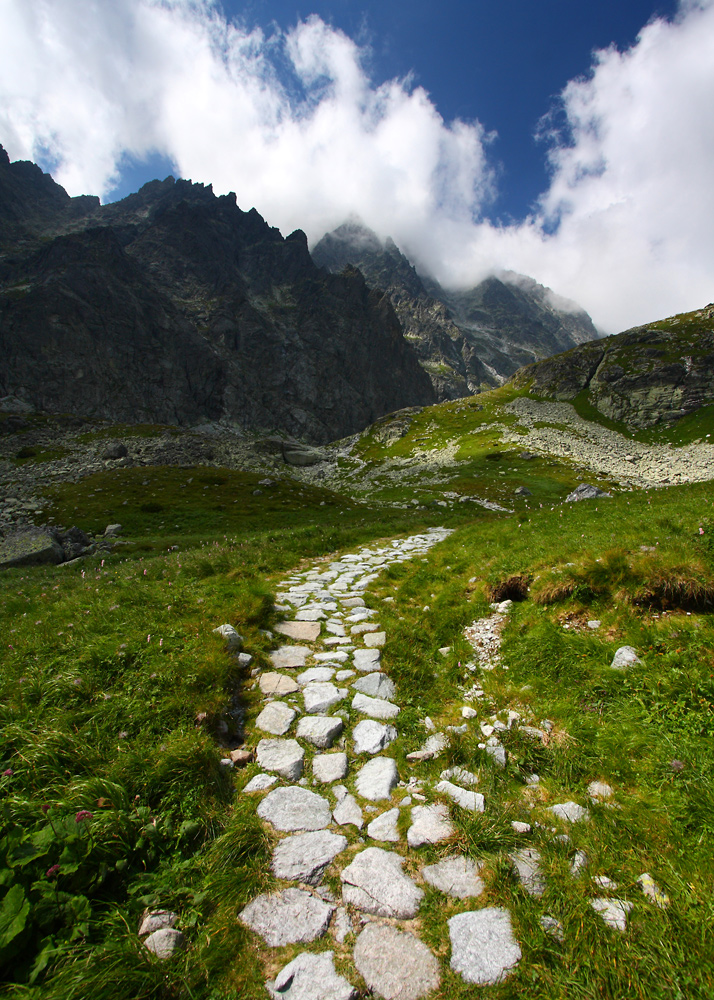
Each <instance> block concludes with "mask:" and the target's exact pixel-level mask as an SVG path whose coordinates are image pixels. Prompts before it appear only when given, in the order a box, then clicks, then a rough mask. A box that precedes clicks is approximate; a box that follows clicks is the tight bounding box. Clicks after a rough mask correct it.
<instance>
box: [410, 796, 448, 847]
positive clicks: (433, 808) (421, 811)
mask: <svg viewBox="0 0 714 1000" xmlns="http://www.w3.org/2000/svg"><path fill="white" fill-rule="evenodd" d="M454 833H455V830H454V826H453V824H452V822H451V820H450V819H449V810H448V808H447V807H446V806H444V805H441V804H439V805H430V806H414V808H413V809H412V825H411V826H410V827H409V830H408V831H407V843H408V844H409V846H410V847H420V846H421V845H422V844H438V843H439V841H441V840H448V838H449V837H451V836H453V834H454Z"/></svg>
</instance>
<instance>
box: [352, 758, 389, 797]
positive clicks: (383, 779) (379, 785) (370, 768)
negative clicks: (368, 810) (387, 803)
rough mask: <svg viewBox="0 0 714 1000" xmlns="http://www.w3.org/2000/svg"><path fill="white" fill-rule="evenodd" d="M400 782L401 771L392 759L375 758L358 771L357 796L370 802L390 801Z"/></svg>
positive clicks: (356, 780)
mask: <svg viewBox="0 0 714 1000" xmlns="http://www.w3.org/2000/svg"><path fill="white" fill-rule="evenodd" d="M398 782H399V771H398V770H397V765H396V762H395V761H393V760H392V758H391V757H374V758H373V759H372V760H369V761H367V763H366V764H365V765H364V766H363V767H362V768H361V769H360V770H359V771H358V773H357V777H356V778H355V788H356V789H357V794H358V795H361V796H362V798H363V799H369V801H370V802H379V801H381V800H382V799H389V798H391V796H392V791H393V790H394V789H395V788H396V786H397V783H398Z"/></svg>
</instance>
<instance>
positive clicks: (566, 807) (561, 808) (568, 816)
mask: <svg viewBox="0 0 714 1000" xmlns="http://www.w3.org/2000/svg"><path fill="white" fill-rule="evenodd" d="M549 808H550V812H552V813H553V815H554V816H556V817H557V818H558V819H560V820H562V821H563V822H564V823H579V822H580V821H581V820H588V819H590V813H589V812H588V811H587V809H584V808H583V806H579V805H578V804H577V802H559V803H558V804H557V805H554V806H550V807H549Z"/></svg>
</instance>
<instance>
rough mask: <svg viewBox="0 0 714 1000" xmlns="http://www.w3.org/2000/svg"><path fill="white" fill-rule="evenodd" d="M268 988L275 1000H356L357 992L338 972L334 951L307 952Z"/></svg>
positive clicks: (282, 970) (266, 985)
mask: <svg viewBox="0 0 714 1000" xmlns="http://www.w3.org/2000/svg"><path fill="white" fill-rule="evenodd" d="M265 988H266V990H267V991H268V993H269V994H270V996H271V997H273V998H274V1000H354V998H355V997H356V996H357V990H356V989H355V988H354V986H353V985H352V984H351V983H350V982H348V980H346V979H345V978H344V976H339V975H338V974H337V972H336V971H335V961H334V956H333V953H332V952H331V951H322V952H320V953H319V954H318V955H314V954H312V953H311V952H307V951H304V952H303V953H302V954H301V955H298V956H297V958H294V959H293V960H292V962H289V963H288V965H286V966H285V968H283V969H281V970H280V972H279V973H278V974H277V976H276V977H275V979H274V980H272V981H270V980H269V981H268V982H266V984H265Z"/></svg>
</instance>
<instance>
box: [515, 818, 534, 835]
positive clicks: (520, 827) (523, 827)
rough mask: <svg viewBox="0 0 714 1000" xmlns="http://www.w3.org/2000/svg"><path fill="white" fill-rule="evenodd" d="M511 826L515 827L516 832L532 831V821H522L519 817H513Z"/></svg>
mask: <svg viewBox="0 0 714 1000" xmlns="http://www.w3.org/2000/svg"><path fill="white" fill-rule="evenodd" d="M511 827H512V828H513V830H514V832H515V833H530V832H531V825H530V823H521V822H520V821H519V820H517V819H512V820H511Z"/></svg>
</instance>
